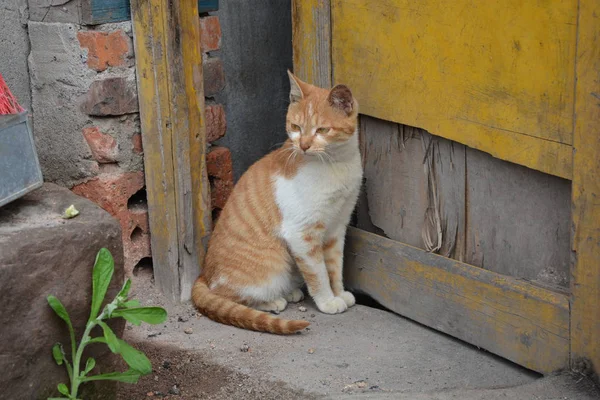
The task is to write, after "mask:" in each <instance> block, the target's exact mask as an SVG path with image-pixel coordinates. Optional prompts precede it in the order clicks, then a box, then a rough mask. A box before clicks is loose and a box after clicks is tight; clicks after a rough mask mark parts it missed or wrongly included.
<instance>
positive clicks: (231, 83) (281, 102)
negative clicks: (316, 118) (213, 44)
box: [215, 0, 293, 180]
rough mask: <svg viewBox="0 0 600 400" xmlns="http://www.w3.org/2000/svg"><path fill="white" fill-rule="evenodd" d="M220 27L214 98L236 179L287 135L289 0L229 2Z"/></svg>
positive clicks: (222, 142)
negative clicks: (220, 72)
mask: <svg viewBox="0 0 600 400" xmlns="http://www.w3.org/2000/svg"><path fill="white" fill-rule="evenodd" d="M217 15H218V16H219V20H220V22H221V29H222V30H223V40H222V44H221V50H220V51H219V57H221V59H222V60H223V64H224V71H225V76H226V78H227V84H226V85H225V88H224V89H223V91H221V92H220V93H218V94H217V95H216V96H215V100H216V101H217V102H218V103H221V104H224V105H225V112H226V113H227V135H226V136H225V137H224V138H222V139H220V140H219V142H218V143H219V145H222V146H227V147H228V148H229V149H231V153H232V154H233V170H234V173H235V174H234V176H235V179H236V180H237V179H239V177H240V176H241V175H242V173H244V172H245V171H246V170H247V169H248V167H249V166H250V165H252V164H253V163H254V162H256V161H257V160H258V159H259V158H261V157H262V156H264V155H265V154H266V153H268V152H269V151H271V150H273V149H274V148H276V147H277V145H278V144H280V143H282V142H283V141H285V140H286V139H287V135H286V133H285V114H286V111H287V106H288V103H289V90H290V86H289V79H288V76H287V72H286V70H287V69H288V68H289V69H292V64H293V63H292V46H290V43H291V42H292V10H291V2H290V1H274V0H253V1H247V0H227V1H222V2H220V3H219V11H218V12H217Z"/></svg>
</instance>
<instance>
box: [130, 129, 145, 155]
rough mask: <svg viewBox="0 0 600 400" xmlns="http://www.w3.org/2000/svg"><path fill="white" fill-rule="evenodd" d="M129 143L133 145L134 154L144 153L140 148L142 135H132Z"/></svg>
mask: <svg viewBox="0 0 600 400" xmlns="http://www.w3.org/2000/svg"><path fill="white" fill-rule="evenodd" d="M131 142H132V143H133V151H134V152H135V153H138V154H140V153H143V152H144V148H143V147H142V135H141V134H139V133H136V134H134V135H133V136H132V137H131Z"/></svg>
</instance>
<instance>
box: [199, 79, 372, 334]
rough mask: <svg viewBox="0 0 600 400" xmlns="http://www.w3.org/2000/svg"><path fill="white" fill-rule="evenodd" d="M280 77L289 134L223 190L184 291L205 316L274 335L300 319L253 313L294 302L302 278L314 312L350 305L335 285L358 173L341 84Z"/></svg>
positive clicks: (353, 122) (350, 100)
mask: <svg viewBox="0 0 600 400" xmlns="http://www.w3.org/2000/svg"><path fill="white" fill-rule="evenodd" d="M288 74H289V76H290V84H291V91H290V105H289V108H288V112H287V118H286V128H287V132H288V136H289V139H288V140H287V141H286V142H285V144H284V145H283V146H282V147H281V148H280V149H278V150H276V151H274V152H272V153H270V154H268V155H267V156H265V157H263V158H262V159H261V160H259V161H258V162H256V163H255V164H254V165H252V166H251V167H250V168H249V169H248V171H246V173H245V174H244V175H243V176H242V177H241V179H240V180H239V182H238V183H237V185H236V186H235V188H234V189H233V192H232V193H231V195H230V197H229V199H228V201H227V204H226V205H225V208H224V209H223V211H222V212H221V215H220V217H219V220H218V223H217V224H216V227H215V230H214V232H213V235H212V237H211V239H210V242H209V245H208V252H207V255H206V260H205V263H204V269H203V271H202V274H201V275H200V277H199V278H198V279H197V280H196V282H195V283H194V287H193V289H192V298H193V301H194V303H195V304H196V306H197V307H198V309H199V310H200V311H201V312H202V313H203V314H205V315H206V316H208V317H209V318H211V319H213V320H215V321H219V322H222V323H225V324H229V325H234V326H237V327H240V328H245V329H252V330H257V331H263V332H272V333H277V334H289V333H294V332H296V331H299V330H301V329H303V328H305V327H307V326H308V325H309V323H308V322H307V321H303V320H283V319H279V318H277V317H275V316H273V315H271V314H270V313H266V312H263V311H275V312H278V311H282V310H284V309H285V308H286V306H287V303H288V302H298V301H300V300H302V298H303V297H304V295H303V293H302V290H301V287H302V285H303V284H304V283H306V286H307V287H308V292H309V293H310V295H311V296H312V298H313V299H314V301H315V303H316V305H317V307H318V308H319V310H321V311H322V312H324V313H327V314H337V313H341V312H344V311H346V309H347V308H348V307H352V306H353V305H354V302H355V300H354V296H353V295H352V294H351V293H350V292H347V291H345V290H344V284H343V282H342V261H343V259H342V258H343V247H344V237H345V234H346V227H347V225H348V223H349V221H350V216H351V214H352V211H353V209H354V206H355V204H356V201H357V198H358V192H359V189H360V185H361V181H362V174H363V171H362V164H361V157H360V153H359V148H358V127H357V117H358V103H357V101H356V100H355V99H354V97H353V96H352V93H351V91H350V89H348V87H346V86H344V85H338V86H335V87H334V88H333V89H331V90H327V89H322V88H318V87H315V86H313V85H310V84H308V83H305V82H302V81H301V80H299V79H298V78H297V77H295V76H294V75H293V74H292V73H291V72H289V71H288ZM257 310H261V311H257Z"/></svg>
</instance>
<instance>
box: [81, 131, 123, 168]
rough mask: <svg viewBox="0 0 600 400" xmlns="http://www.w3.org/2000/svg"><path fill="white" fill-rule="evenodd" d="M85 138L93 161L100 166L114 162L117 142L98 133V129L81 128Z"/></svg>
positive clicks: (108, 136)
mask: <svg viewBox="0 0 600 400" xmlns="http://www.w3.org/2000/svg"><path fill="white" fill-rule="evenodd" d="M83 137H84V138H85V140H86V142H87V144H88V146H90V151H91V152H92V155H93V156H94V159H95V160H96V161H98V162H99V163H101V164H108V163H114V162H116V155H117V141H116V140H115V139H114V138H113V137H112V136H110V135H107V134H105V133H102V132H100V130H99V129H98V127H96V126H92V127H90V128H83Z"/></svg>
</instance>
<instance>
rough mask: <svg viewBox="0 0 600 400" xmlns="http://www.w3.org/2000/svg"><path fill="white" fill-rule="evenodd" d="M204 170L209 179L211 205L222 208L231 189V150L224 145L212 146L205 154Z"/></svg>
mask: <svg viewBox="0 0 600 400" xmlns="http://www.w3.org/2000/svg"><path fill="white" fill-rule="evenodd" d="M206 172H207V174H208V178H209V181H210V194H211V205H212V208H213V209H215V208H216V209H223V207H225V203H226V202H227V199H228V198H229V195H230V194H231V191H232V190H233V171H232V161H231V152H230V151H229V149H228V148H226V147H213V148H212V149H211V150H210V152H209V153H208V154H207V155H206Z"/></svg>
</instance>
